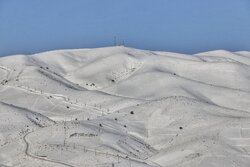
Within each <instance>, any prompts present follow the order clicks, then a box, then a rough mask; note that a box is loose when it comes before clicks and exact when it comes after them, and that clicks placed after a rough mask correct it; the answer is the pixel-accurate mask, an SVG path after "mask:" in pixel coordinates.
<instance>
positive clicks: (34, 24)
mask: <svg viewBox="0 0 250 167" xmlns="http://www.w3.org/2000/svg"><path fill="white" fill-rule="evenodd" d="M114 36H117V41H118V42H119V41H120V42H121V41H122V40H124V41H125V44H126V45H127V46H130V47H135V48H141V49H149V50H163V51H172V52H181V53H197V52H202V51H208V50H215V49H225V50H229V51H238V50H248V51H249V50H250V1H249V0H0V56H5V55H11V54H31V53H35V52H41V51H46V50H55V49H63V48H65V49H67V48H85V47H88V48H89V47H91V48H92V47H103V46H110V45H113V38H114Z"/></svg>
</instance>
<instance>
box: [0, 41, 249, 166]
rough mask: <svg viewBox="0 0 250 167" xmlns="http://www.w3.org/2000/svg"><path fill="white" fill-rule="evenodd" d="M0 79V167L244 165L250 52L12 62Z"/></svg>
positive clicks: (80, 53) (60, 54) (62, 54)
mask: <svg viewBox="0 0 250 167" xmlns="http://www.w3.org/2000/svg"><path fill="white" fill-rule="evenodd" d="M0 82H1V83H0V166H25V167H34V166H43V167H47V166H48V167H55V166H58V167H59V166H70V167H95V166H96V167H187V166H190V167H195V166H199V167H211V166H215V167H230V166H232V167H235V166H239V167H249V166H250V53H249V52H227V51H222V50H219V51H212V52H206V53H200V54H197V55H184V54H177V53H169V52H153V51H145V50H138V49H133V48H126V47H122V46H119V47H107V48H98V49H78V50H59V51H51V52H44V53H39V54H35V55H30V56H25V55H15V56H8V57H3V58H0Z"/></svg>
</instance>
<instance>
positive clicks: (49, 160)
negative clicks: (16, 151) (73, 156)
mask: <svg viewBox="0 0 250 167" xmlns="http://www.w3.org/2000/svg"><path fill="white" fill-rule="evenodd" d="M30 133H32V132H29V133H27V134H26V135H24V137H23V140H24V142H25V144H26V149H25V154H26V155H27V156H29V157H31V158H34V159H38V160H41V161H47V162H50V163H54V164H60V165H64V166H68V167H75V166H73V165H70V164H68V163H65V162H61V161H57V160H52V159H48V158H44V157H38V156H36V155H33V154H31V153H30V152H29V148H30V144H29V141H28V140H27V136H28V135H29V134H30Z"/></svg>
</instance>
